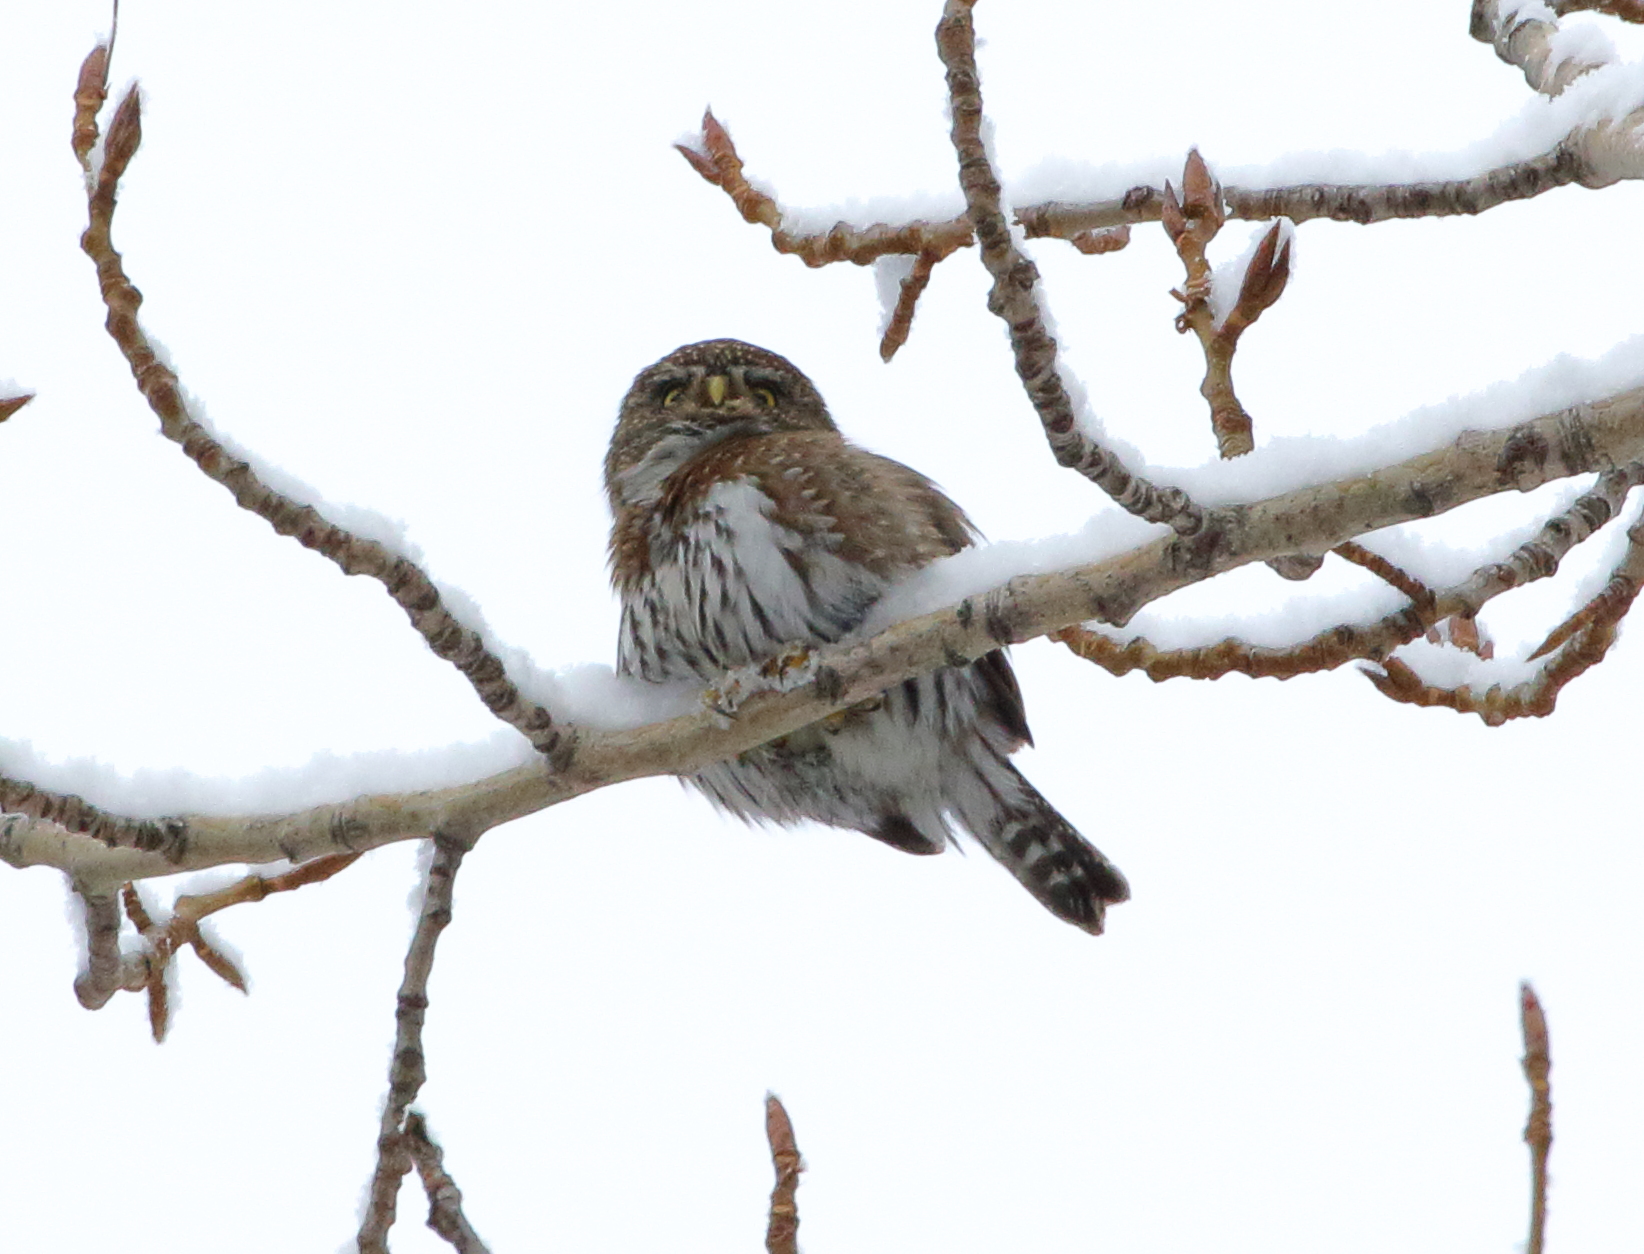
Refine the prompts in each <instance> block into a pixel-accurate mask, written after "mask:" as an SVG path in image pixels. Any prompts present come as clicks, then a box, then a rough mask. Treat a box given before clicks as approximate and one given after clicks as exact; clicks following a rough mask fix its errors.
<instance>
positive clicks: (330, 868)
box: [122, 853, 360, 1041]
mask: <svg viewBox="0 0 1644 1254" xmlns="http://www.w3.org/2000/svg"><path fill="white" fill-rule="evenodd" d="M359 856H360V855H359V854H357V853H349V854H332V855H330V856H328V857H323V858H315V859H314V860H313V861H311V862H305V863H303V864H302V865H301V866H298V867H293V868H292V869H291V870H289V871H287V872H285V873H284V874H283V875H270V876H263V875H247V876H245V877H244V878H243V879H240V880H237V881H235V882H234V883H233V884H230V885H228V886H227V887H226V888H219V889H217V890H216V891H215V892H210V893H198V894H192V895H186V896H182V897H179V898H177V900H176V901H175V902H173V903H172V906H171V917H170V918H169V919H167V920H166V921H165V922H164V923H161V924H156V923H155V922H154V921H153V920H152V919H151V918H150V917H149V913H148V910H147V909H146V908H145V907H144V905H143V901H142V898H141V897H140V896H139V895H138V893H137V888H136V885H134V884H127V885H126V886H125V888H124V889H123V890H122V897H123V900H124V901H125V906H126V915H127V917H129V918H130V919H131V921H132V922H133V923H134V924H136V926H137V932H138V934H139V935H140V936H141V937H142V940H143V944H144V947H145V951H144V953H143V955H142V956H143V958H144V959H145V961H146V962H147V965H148V983H147V990H148V997H149V1025H150V1027H151V1028H152V1029H153V1031H154V1039H155V1040H156V1041H161V1040H164V1039H165V1034H166V1027H167V1022H168V1015H167V1011H166V992H165V990H166V985H165V977H166V975H167V974H168V973H169V970H170V966H171V960H172V958H173V957H174V956H175V955H176V953H177V951H178V950H179V949H181V948H183V947H184V946H185V945H186V946H188V947H189V948H190V949H192V950H193V951H194V953H195V955H196V956H197V957H198V958H199V959H200V961H201V962H203V963H204V964H205V965H206V967H207V968H209V969H210V970H211V971H212V972H213V973H214V974H215V975H217V976H218V977H219V978H220V979H222V980H223V981H224V983H227V984H230V985H232V986H233V987H235V988H237V989H239V990H240V991H241V992H242V993H243V992H245V991H246V983H245V976H244V975H242V974H241V972H240V969H239V967H237V966H236V965H235V964H234V961H233V959H231V958H230V957H229V956H228V955H227V954H225V953H223V952H222V950H220V949H218V948H217V946H216V945H214V944H213V943H212V942H211V941H210V940H209V939H207V937H206V936H205V934H204V933H203V932H202V931H201V927H200V923H201V920H203V919H204V918H206V916H208V915H213V914H216V913H217V911H219V910H226V909H227V908H228V907H229V906H237V905H240V904H241V903H243V902H247V901H261V900H262V899H263V898H264V897H267V896H269V895H270V894H273V893H285V892H290V891H292V890H293V889H297V888H302V887H305V886H306V885H309V884H319V883H323V882H324V881H326V880H328V879H330V878H331V877H332V876H333V875H335V874H337V872H339V871H341V870H342V869H343V868H345V867H347V866H350V865H352V864H353V863H354V862H355V861H356V860H357V859H358V858H359Z"/></svg>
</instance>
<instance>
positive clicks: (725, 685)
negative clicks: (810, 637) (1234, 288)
mask: <svg viewBox="0 0 1644 1254" xmlns="http://www.w3.org/2000/svg"><path fill="white" fill-rule="evenodd" d="M815 677H816V655H815V654H814V652H813V651H812V650H811V647H810V645H808V644H790V645H788V646H787V647H786V648H784V649H783V650H782V652H780V653H778V654H776V655H775V656H774V657H768V658H766V659H765V660H764V661H762V662H754V663H752V664H751V665H749V666H738V667H736V668H735V669H733V670H729V671H726V672H725V677H724V678H723V679H721V680H720V681H719V682H718V683H717V684H715V685H713V686H712V687H711V688H705V689H703V692H702V704H703V705H705V706H707V707H708V709H710V710H712V711H713V714H714V721H715V722H716V723H718V724H719V725H720V726H721V727H728V726H730V722H731V720H732V719H734V718H735V717H736V712H737V710H738V709H739V708H740V707H741V706H742V705H743V703H744V702H746V701H747V700H748V698H750V697H752V696H754V695H756V694H757V693H761V692H792V691H793V690H794V689H795V688H800V687H803V686H804V685H805V684H808V683H810V682H811V680H812V679H814V678H815Z"/></svg>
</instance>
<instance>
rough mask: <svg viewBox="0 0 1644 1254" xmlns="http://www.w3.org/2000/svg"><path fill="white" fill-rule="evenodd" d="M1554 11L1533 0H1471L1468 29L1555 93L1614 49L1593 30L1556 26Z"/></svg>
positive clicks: (1535, 84)
mask: <svg viewBox="0 0 1644 1254" xmlns="http://www.w3.org/2000/svg"><path fill="white" fill-rule="evenodd" d="M1558 18H1559V14H1558V12H1557V11H1556V10H1555V9H1552V8H1549V7H1548V6H1547V5H1545V4H1542V3H1540V2H1539V0H1531V2H1530V3H1526V0H1516V3H1515V2H1514V0H1473V17H1472V26H1471V33H1472V36H1473V38H1474V39H1477V40H1478V41H1479V42H1481V43H1487V44H1491V45H1493V46H1494V47H1495V50H1496V55H1497V56H1498V57H1500V58H1501V59H1502V60H1503V61H1505V62H1506V63H1507V64H1508V65H1512V66H1517V67H1518V68H1519V69H1520V70H1522V71H1523V72H1524V81H1525V82H1526V83H1528V84H1529V85H1530V86H1531V87H1532V88H1533V89H1534V90H1536V91H1538V92H1540V93H1541V94H1542V95H1544V96H1549V97H1551V96H1557V95H1560V94H1561V93H1562V92H1563V91H1564V89H1565V88H1566V87H1568V86H1569V85H1570V84H1571V83H1573V82H1575V80H1576V79H1578V78H1580V77H1581V76H1582V75H1583V74H1589V73H1591V72H1592V71H1593V70H1596V69H1599V68H1601V67H1603V66H1606V65H1610V64H1612V63H1613V62H1614V61H1615V49H1614V48H1613V47H1611V46H1610V41H1609V40H1608V39H1605V38H1604V37H1603V36H1602V35H1599V34H1597V32H1595V31H1591V30H1590V29H1589V30H1582V31H1573V30H1567V29H1564V28H1561V27H1560V26H1559V24H1558Z"/></svg>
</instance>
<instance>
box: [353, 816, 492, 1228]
mask: <svg viewBox="0 0 1644 1254" xmlns="http://www.w3.org/2000/svg"><path fill="white" fill-rule="evenodd" d="M470 843H471V842H470V841H464V840H461V839H458V838H457V837H455V836H451V835H447V834H441V835H438V836H436V837H435V838H434V857H433V860H432V862H430V863H429V866H428V879H427V883H426V884H425V885H424V888H423V896H422V911H421V913H420V914H419V916H418V918H417V928H416V931H415V933H414V934H413V935H412V937H411V945H410V948H409V949H408V950H407V951H406V955H405V978H404V979H403V980H402V981H401V983H400V992H399V998H398V1001H397V1002H396V1005H395V1011H394V1023H395V1032H394V1053H393V1058H392V1061H391V1062H390V1064H389V1068H388V1097H387V1098H386V1099H385V1100H384V1102H383V1111H382V1122H381V1125H380V1128H379V1130H378V1133H377V1168H376V1171H375V1172H374V1173H373V1174H372V1177H371V1185H370V1189H369V1191H368V1193H367V1196H366V1209H365V1216H364V1218H363V1219H362V1220H361V1221H360V1231H359V1238H358V1239H359V1248H360V1254H388V1230H389V1229H390V1228H392V1227H393V1226H394V1217H395V1212H396V1209H397V1202H398V1199H399V1191H400V1180H401V1178H402V1177H404V1175H405V1173H406V1172H408V1171H410V1170H411V1167H412V1161H413V1155H412V1153H411V1150H410V1147H409V1146H408V1145H407V1142H406V1118H407V1112H408V1111H409V1110H410V1109H411V1103H412V1102H414V1101H416V1100H417V1094H418V1093H419V1092H420V1091H421V1089H422V1086H423V1082H424V1081H425V1080H426V1079H427V1078H428V1065H427V1060H426V1059H425V1058H424V1056H423V1050H422V1026H423V1021H424V1020H425V1019H426V1018H427V1016H428V977H429V976H430V975H432V974H433V971H434V949H435V946H436V945H438V943H439V938H440V933H441V932H443V931H444V930H445V928H446V925H447V924H449V923H450V922H451V897H452V888H453V886H454V884H455V881H456V877H457V870H458V868H459V867H461V866H462V859H463V855H465V854H466V853H467V852H468V848H469V844H470Z"/></svg>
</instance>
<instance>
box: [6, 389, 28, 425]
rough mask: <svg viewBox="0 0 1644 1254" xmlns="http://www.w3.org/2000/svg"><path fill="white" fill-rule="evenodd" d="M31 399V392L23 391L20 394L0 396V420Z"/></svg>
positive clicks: (8, 416)
mask: <svg viewBox="0 0 1644 1254" xmlns="http://www.w3.org/2000/svg"><path fill="white" fill-rule="evenodd" d="M33 399H34V393H33V392H25V393H24V394H23V395H21V396H5V397H0V422H4V421H5V420H6V419H7V418H10V417H11V416H12V415H13V414H15V413H16V412H17V411H18V410H19V409H22V408H23V406H25V405H27V404H28V403H29V402H30V401H32V400H33Z"/></svg>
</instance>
